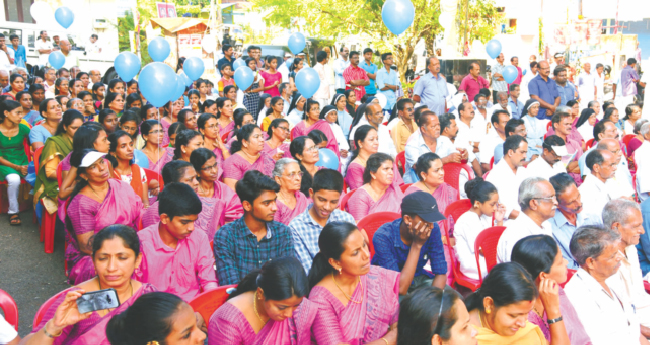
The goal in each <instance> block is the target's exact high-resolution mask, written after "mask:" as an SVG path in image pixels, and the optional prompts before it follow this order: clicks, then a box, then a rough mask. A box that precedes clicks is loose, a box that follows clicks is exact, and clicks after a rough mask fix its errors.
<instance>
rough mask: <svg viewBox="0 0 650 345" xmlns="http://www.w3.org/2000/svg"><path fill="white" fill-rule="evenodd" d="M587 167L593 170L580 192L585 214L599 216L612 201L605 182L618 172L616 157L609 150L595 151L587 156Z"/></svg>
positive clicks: (581, 186)
mask: <svg viewBox="0 0 650 345" xmlns="http://www.w3.org/2000/svg"><path fill="white" fill-rule="evenodd" d="M587 165H588V166H589V167H590V168H591V174H589V175H587V178H585V181H584V182H583V183H582V185H580V188H578V190H580V195H581V196H582V201H583V203H584V208H585V212H587V213H589V214H592V215H594V216H598V215H601V214H602V212H603V208H604V207H605V204H607V202H608V201H610V200H611V197H610V196H609V192H608V190H607V187H606V186H605V182H607V180H608V179H610V178H612V177H613V176H614V173H615V172H616V168H617V166H616V157H615V156H614V155H613V154H612V153H611V152H609V151H607V150H593V151H591V152H589V154H588V156H587Z"/></svg>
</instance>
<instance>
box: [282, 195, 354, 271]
mask: <svg viewBox="0 0 650 345" xmlns="http://www.w3.org/2000/svg"><path fill="white" fill-rule="evenodd" d="M312 206H313V204H312V205H309V207H308V208H307V209H306V210H305V211H304V212H303V213H301V214H299V215H298V216H297V217H296V218H294V219H293V220H291V222H290V223H289V228H290V229H291V237H293V245H294V248H295V250H296V257H297V258H298V260H300V263H302V266H303V267H304V268H305V272H307V274H309V270H310V269H311V264H312V262H313V260H314V256H316V254H318V252H319V251H320V249H319V248H318V237H319V236H320V233H321V231H323V227H322V226H320V224H318V223H317V222H316V221H315V220H314V219H313V218H312V217H311V215H310V214H309V210H310V209H311V207H312ZM330 222H348V223H350V224H356V222H355V221H354V217H352V215H351V214H349V213H347V212H344V211H341V210H339V209H335V210H334V211H333V212H332V213H331V214H330V217H329V218H328V219H327V224H329V223H330Z"/></svg>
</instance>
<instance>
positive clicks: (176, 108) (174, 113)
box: [160, 96, 185, 147]
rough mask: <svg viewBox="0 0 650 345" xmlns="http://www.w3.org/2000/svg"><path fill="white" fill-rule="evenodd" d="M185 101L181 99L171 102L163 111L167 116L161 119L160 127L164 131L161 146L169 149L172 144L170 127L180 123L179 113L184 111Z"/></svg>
mask: <svg viewBox="0 0 650 345" xmlns="http://www.w3.org/2000/svg"><path fill="white" fill-rule="evenodd" d="M184 104H185V101H184V100H183V97H182V96H181V97H179V98H178V99H177V100H175V101H174V102H172V101H169V102H168V103H167V104H166V105H165V106H164V107H163V108H162V109H163V113H164V114H165V116H164V117H163V118H162V119H160V125H161V126H162V130H163V139H162V143H161V145H162V146H163V147H167V146H168V145H169V143H170V138H169V137H170V135H169V127H170V126H171V125H172V124H174V123H176V121H178V113H179V112H180V111H181V109H183V105H184Z"/></svg>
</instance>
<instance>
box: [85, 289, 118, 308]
mask: <svg viewBox="0 0 650 345" xmlns="http://www.w3.org/2000/svg"><path fill="white" fill-rule="evenodd" d="M119 306H120V299H119V298H117V291H115V289H113V288H111V289H104V290H97V291H92V292H88V293H85V294H83V295H81V297H79V298H77V309H79V313H80V314H85V313H88V312H91V311H96V310H103V309H113V308H117V307H119Z"/></svg>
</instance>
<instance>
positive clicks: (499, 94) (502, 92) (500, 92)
mask: <svg viewBox="0 0 650 345" xmlns="http://www.w3.org/2000/svg"><path fill="white" fill-rule="evenodd" d="M501 96H506V98H508V93H507V92H505V91H499V92H497V99H499V97H501Z"/></svg>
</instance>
